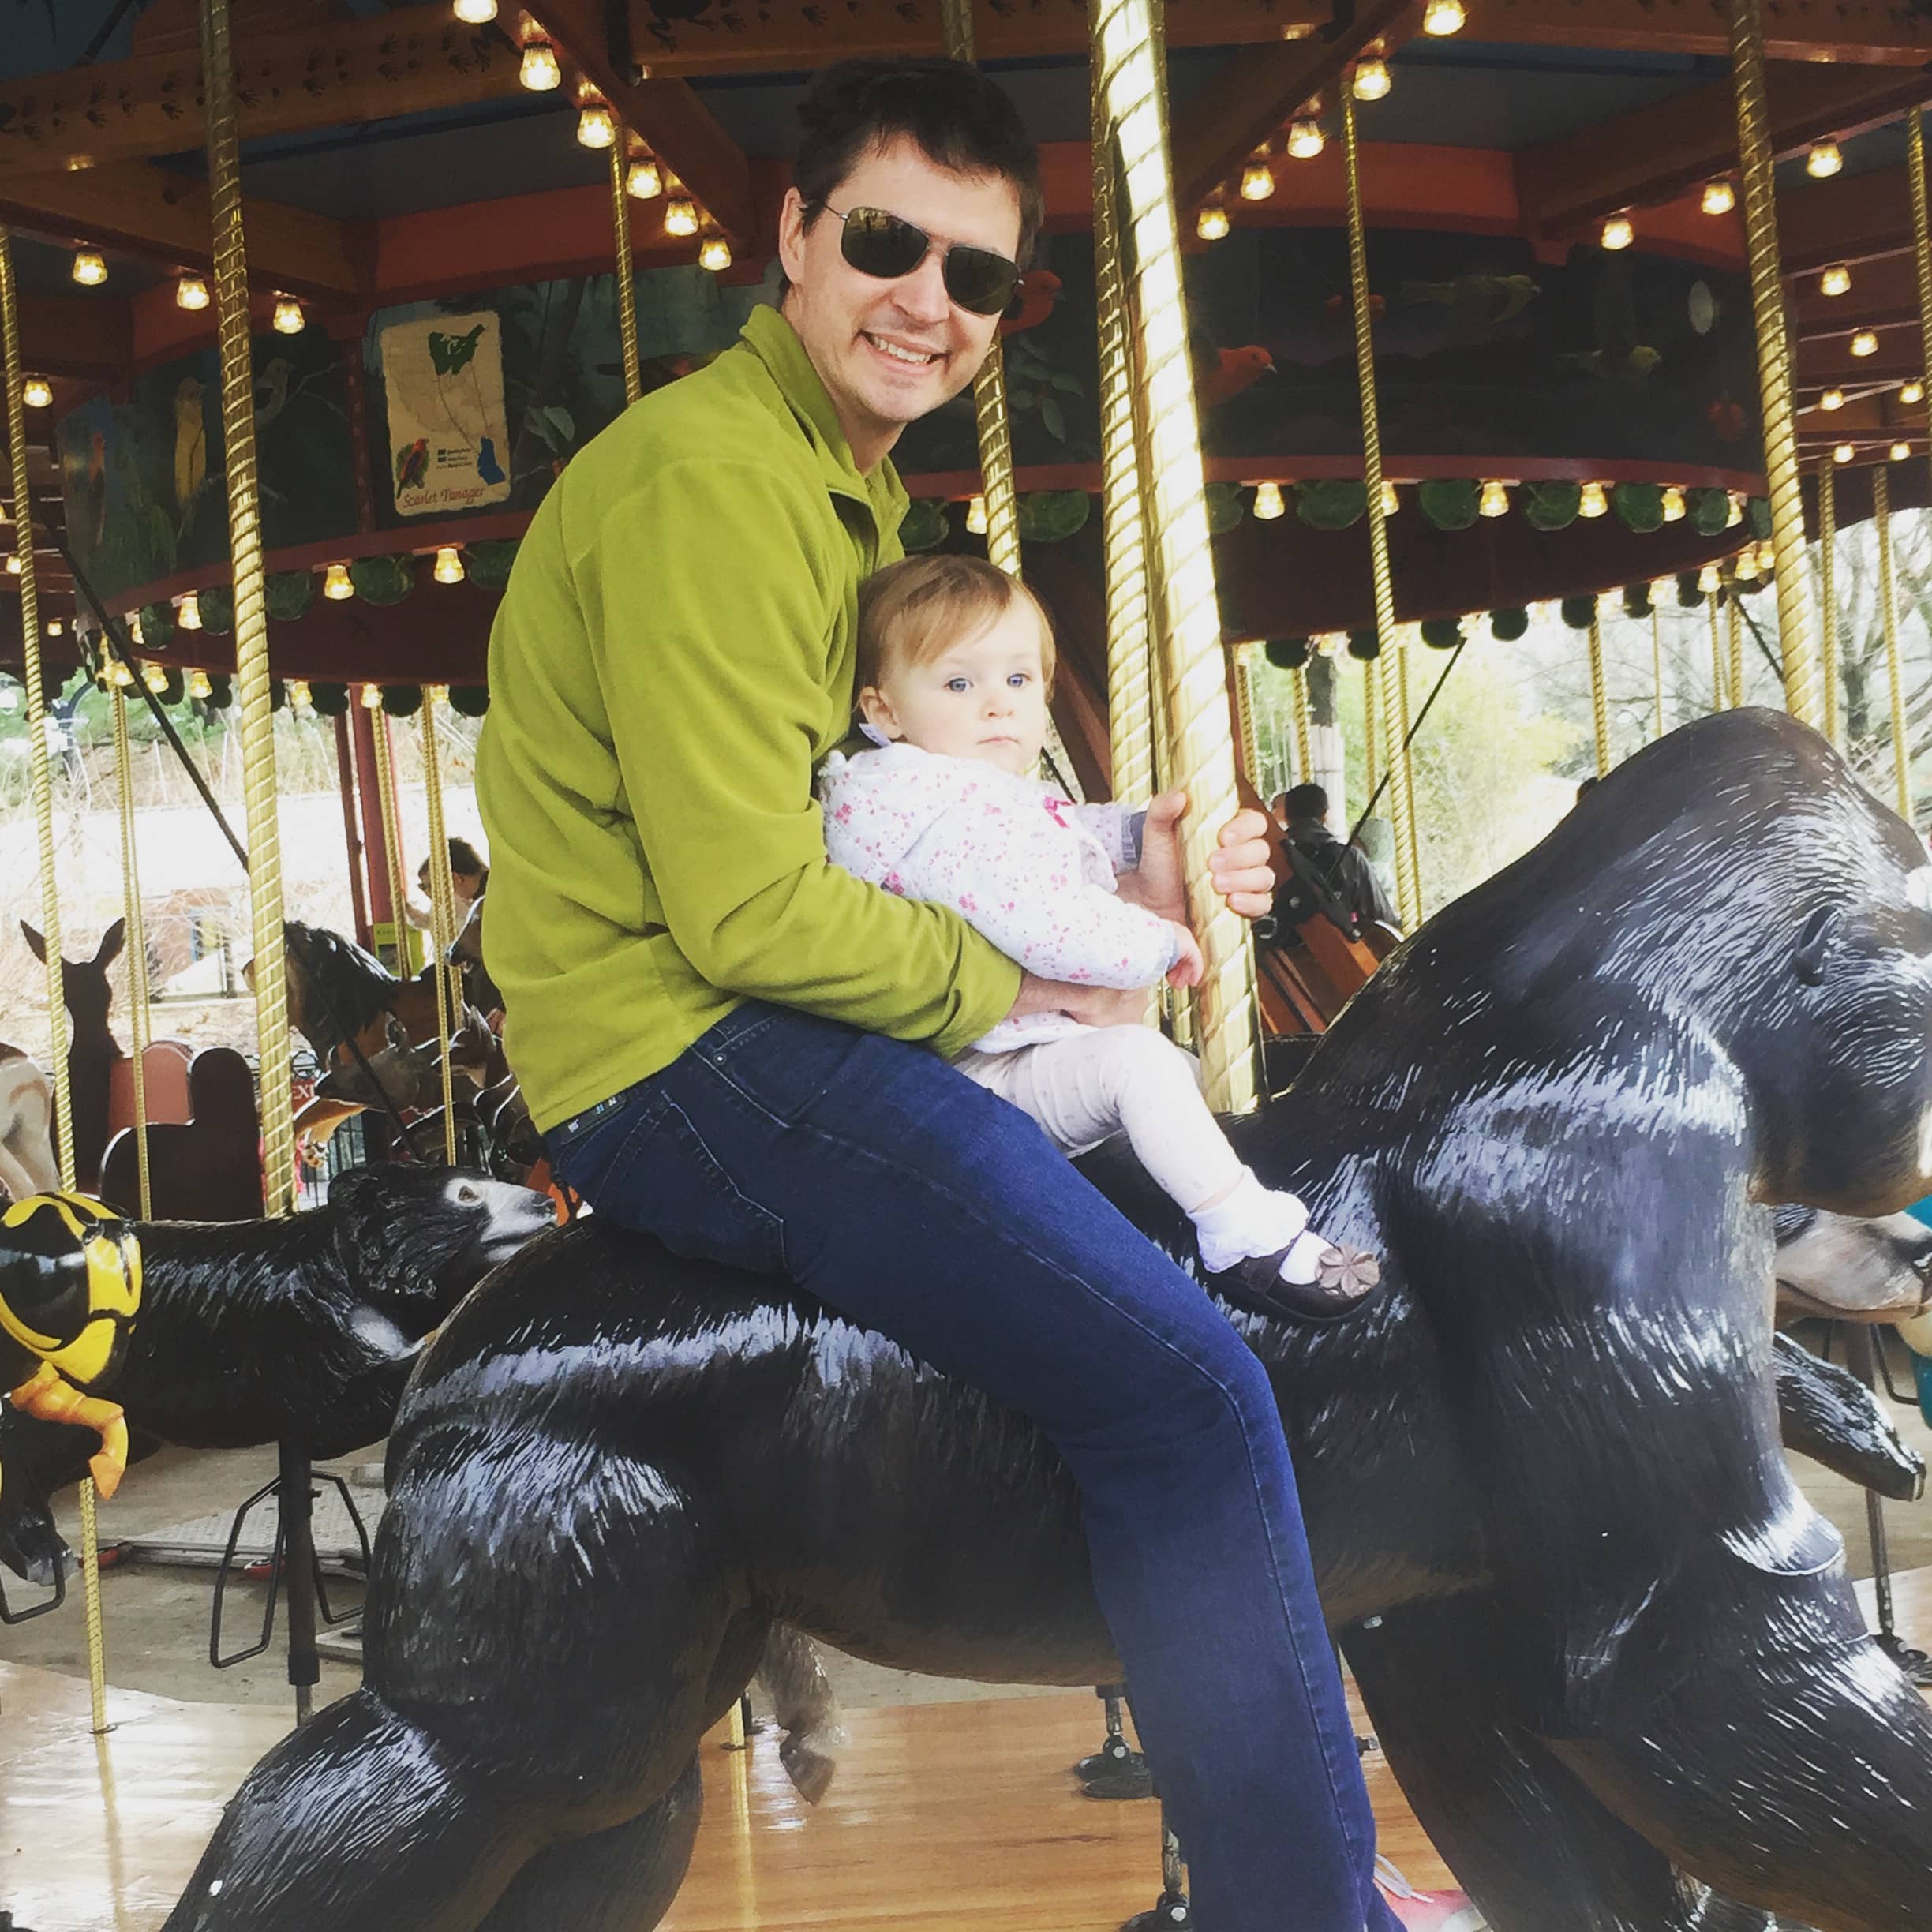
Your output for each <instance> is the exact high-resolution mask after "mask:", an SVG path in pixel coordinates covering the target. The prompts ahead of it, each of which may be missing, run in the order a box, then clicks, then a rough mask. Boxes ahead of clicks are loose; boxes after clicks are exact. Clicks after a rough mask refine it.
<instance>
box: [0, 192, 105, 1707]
mask: <svg viewBox="0 0 1932 1932" xmlns="http://www.w3.org/2000/svg"><path fill="white" fill-rule="evenodd" d="M0 373H3V374H4V376H5V380H6V394H7V400H6V411H7V455H8V459H9V466H10V467H11V470H12V472H13V554H14V555H15V556H17V558H18V559H19V560H20V605H21V677H22V678H23V679H24V680H25V681H26V685H27V742H28V764H29V766H30V767H31V769H32V784H33V806H34V832H35V836H36V840H37V841H38V843H39V851H40V932H41V938H42V939H43V941H44V942H45V949H46V952H47V1057H48V1058H49V1059H50V1060H51V1061H52V1063H53V1065H52V1067H51V1075H52V1079H53V1085H54V1152H55V1157H56V1159H58V1163H59V1166H60V1181H61V1185H62V1187H64V1188H71V1187H73V1185H74V1178H75V1177H74V1145H73V1091H72V1089H71V1088H70V1087H69V1083H68V1068H67V995H66V987H65V984H64V983H63V975H62V972H61V925H60V889H59V886H58V884H57V882H56V880H55V876H54V762H53V758H52V755H51V753H50V752H49V751H48V749H47V697H46V694H45V692H44V691H43V687H42V683H41V678H42V671H41V662H40V580H39V571H38V570H37V568H36V564H35V558H34V527H33V526H34V517H33V485H32V479H31V478H30V477H29V476H28V466H27V406H26V403H25V402H24V400H23V399H22V398H21V346H20V290H19V289H18V287H17V285H16V284H15V282H14V279H13V238H12V236H11V235H10V234H9V231H8V230H6V229H5V228H0ZM80 1584H81V1594H82V1596H83V1597H84V1599H85V1602H86V1619H87V1651H88V1705H89V1707H90V1709H91V1710H92V1722H93V1727H94V1734H95V1736H96V1737H98V1736H99V1735H100V1734H101V1733H102V1732H104V1731H105V1730H106V1729H107V1642H106V1640H105V1638H104V1637H103V1634H102V1631H101V1601H100V1545H99V1536H98V1530H97V1526H96V1524H95V1517H94V1480H93V1478H92V1477H89V1476H84V1477H82V1478H81V1479H80Z"/></svg>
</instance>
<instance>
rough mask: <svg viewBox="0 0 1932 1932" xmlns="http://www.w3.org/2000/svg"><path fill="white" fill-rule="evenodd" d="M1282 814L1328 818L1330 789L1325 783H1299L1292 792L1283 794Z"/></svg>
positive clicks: (1286, 816)
mask: <svg viewBox="0 0 1932 1932" xmlns="http://www.w3.org/2000/svg"><path fill="white" fill-rule="evenodd" d="M1327 816H1328V790H1327V787H1326V786H1325V785H1318V784H1298V785H1297V786H1296V787H1295V788H1294V790H1293V791H1292V792H1284V793H1283V794H1282V817H1283V818H1327Z"/></svg>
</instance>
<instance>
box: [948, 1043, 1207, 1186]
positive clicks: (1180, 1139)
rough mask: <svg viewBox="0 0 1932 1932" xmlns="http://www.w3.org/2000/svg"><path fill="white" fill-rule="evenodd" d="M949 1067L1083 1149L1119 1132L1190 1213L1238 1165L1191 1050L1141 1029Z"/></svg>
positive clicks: (968, 1057)
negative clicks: (1210, 1106) (1210, 1107)
mask: <svg viewBox="0 0 1932 1932" xmlns="http://www.w3.org/2000/svg"><path fill="white" fill-rule="evenodd" d="M955 1064H956V1065H957V1067H958V1069H959V1070H960V1073H964V1075H965V1076H967V1078H968V1080H977V1081H978V1082H979V1084H980V1085H981V1086H982V1087H985V1088H990V1090H991V1091H993V1092H994V1093H996V1094H998V1095H999V1096H1000V1098H1001V1099H1002V1100H1010V1101H1011V1102H1012V1103H1013V1105H1014V1106H1017V1107H1018V1108H1019V1109H1020V1111H1021V1112H1022V1113H1023V1114H1032V1117H1033V1118H1034V1119H1035V1120H1036V1121H1039V1124H1040V1125H1041V1126H1042V1127H1043V1128H1045V1129H1046V1130H1047V1135H1048V1136H1049V1138H1050V1139H1051V1140H1053V1141H1054V1143H1055V1144H1056V1145H1058V1147H1059V1148H1061V1150H1062V1151H1065V1152H1066V1153H1069V1154H1084V1153H1085V1152H1086V1151H1087V1150H1088V1148H1091V1147H1098V1146H1099V1144H1100V1143H1101V1142H1102V1141H1103V1140H1107V1139H1109V1138H1110V1137H1111V1136H1113V1135H1114V1134H1117V1133H1125V1135H1126V1136H1127V1139H1128V1141H1129V1144H1130V1145H1131V1146H1132V1147H1133V1151H1134V1153H1135V1155H1136V1157H1137V1158H1138V1159H1139V1160H1140V1165H1141V1166H1143V1167H1144V1168H1145V1169H1146V1170H1148V1174H1151V1176H1152V1177H1153V1178H1154V1179H1155V1181H1156V1182H1158V1183H1159V1185H1160V1186H1161V1187H1162V1188H1163V1189H1166V1192H1167V1193H1169V1194H1170V1195H1171V1196H1173V1197H1174V1200H1175V1201H1176V1202H1178V1204H1179V1205H1180V1206H1181V1207H1183V1208H1184V1209H1185V1210H1186V1211H1188V1212H1189V1214H1192V1213H1193V1212H1194V1211H1195V1210H1196V1208H1198V1207H1201V1206H1203V1205H1204V1204H1205V1203H1207V1202H1208V1201H1210V1200H1213V1199H1214V1198H1215V1196H1216V1195H1218V1194H1224V1193H1226V1191H1227V1190H1228V1189H1230V1187H1232V1186H1233V1185H1234V1182H1235V1181H1237V1179H1238V1178H1240V1175H1241V1161H1240V1159H1239V1157H1238V1156H1237V1155H1236V1154H1235V1151H1234V1149H1233V1148H1231V1147H1230V1146H1229V1145H1228V1142H1227V1136H1226V1135H1225V1134H1223V1133H1222V1131H1221V1129H1220V1128H1219V1125H1216V1123H1215V1117H1214V1115H1213V1114H1211V1112H1210V1111H1209V1110H1208V1107H1207V1101H1206V1100H1205V1099H1203V1098H1202V1096H1201V1090H1200V1069H1199V1068H1198V1066H1197V1065H1196V1063H1195V1060H1194V1056H1193V1054H1190V1053H1187V1052H1185V1051H1184V1050H1182V1049H1181V1048H1180V1047H1177V1046H1175V1044H1174V1042H1173V1041H1172V1040H1170V1039H1168V1038H1167V1037H1166V1035H1164V1034H1161V1033H1157V1032H1155V1030H1154V1028H1151V1027H1148V1026H1118V1027H1091V1028H1087V1029H1086V1030H1085V1031H1084V1032H1079V1033H1070V1034H1069V1035H1066V1036H1065V1038H1064V1039H1050V1040H1041V1041H1039V1042H1038V1043H1036V1044H1035V1045H1033V1046H1031V1047H1016V1048H1015V1049H1014V1050H1013V1052H1011V1053H999V1054H989V1053H976V1052H972V1051H968V1053H967V1054H964V1056H963V1057H962V1058H960V1060H958V1061H957V1062H955Z"/></svg>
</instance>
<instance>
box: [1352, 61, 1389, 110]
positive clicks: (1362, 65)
mask: <svg viewBox="0 0 1932 1932" xmlns="http://www.w3.org/2000/svg"><path fill="white" fill-rule="evenodd" d="M1392 84H1393V83H1391V80H1390V79H1389V70H1388V62H1387V61H1385V60H1376V59H1369V60H1365V61H1357V62H1356V63H1355V81H1354V89H1355V98H1356V99H1357V100H1358V101H1378V100H1382V99H1385V98H1386V97H1387V94H1388V91H1389V88H1390V87H1391V85H1392Z"/></svg>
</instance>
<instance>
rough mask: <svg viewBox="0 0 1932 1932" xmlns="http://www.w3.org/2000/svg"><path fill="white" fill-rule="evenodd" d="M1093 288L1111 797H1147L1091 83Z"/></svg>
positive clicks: (1120, 319) (1136, 480)
mask: <svg viewBox="0 0 1932 1932" xmlns="http://www.w3.org/2000/svg"><path fill="white" fill-rule="evenodd" d="M1091 105H1092V121H1093V204H1094V287H1095V305H1096V307H1097V309H1098V310H1099V333H1100V492H1101V494H1100V515H1101V542H1102V548H1103V552H1104V556H1105V560H1106V634H1107V738H1108V746H1109V751H1110V758H1109V762H1110V765H1111V766H1112V770H1113V792H1114V797H1115V798H1117V799H1143V798H1149V797H1151V796H1153V792H1154V789H1155V786H1154V706H1153V693H1152V690H1151V686H1150V683H1149V680H1148V582H1147V540H1146V531H1145V522H1144V515H1143V507H1142V503H1141V494H1140V455H1139V447H1138V444H1137V442H1136V436H1135V432H1134V393H1133V370H1132V369H1131V367H1130V366H1129V353H1130V343H1129V333H1128V324H1127V286H1126V281H1125V276H1124V275H1123V273H1122V271H1121V258H1120V221H1119V213H1118V207H1117V204H1116V182H1115V179H1114V154H1113V145H1112V138H1111V137H1110V134H1109V133H1108V130H1107V125H1106V115H1105V114H1104V113H1103V110H1102V105H1101V100H1100V92H1099V73H1098V71H1097V70H1096V72H1095V77H1094V84H1093V88H1092V103H1091Z"/></svg>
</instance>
